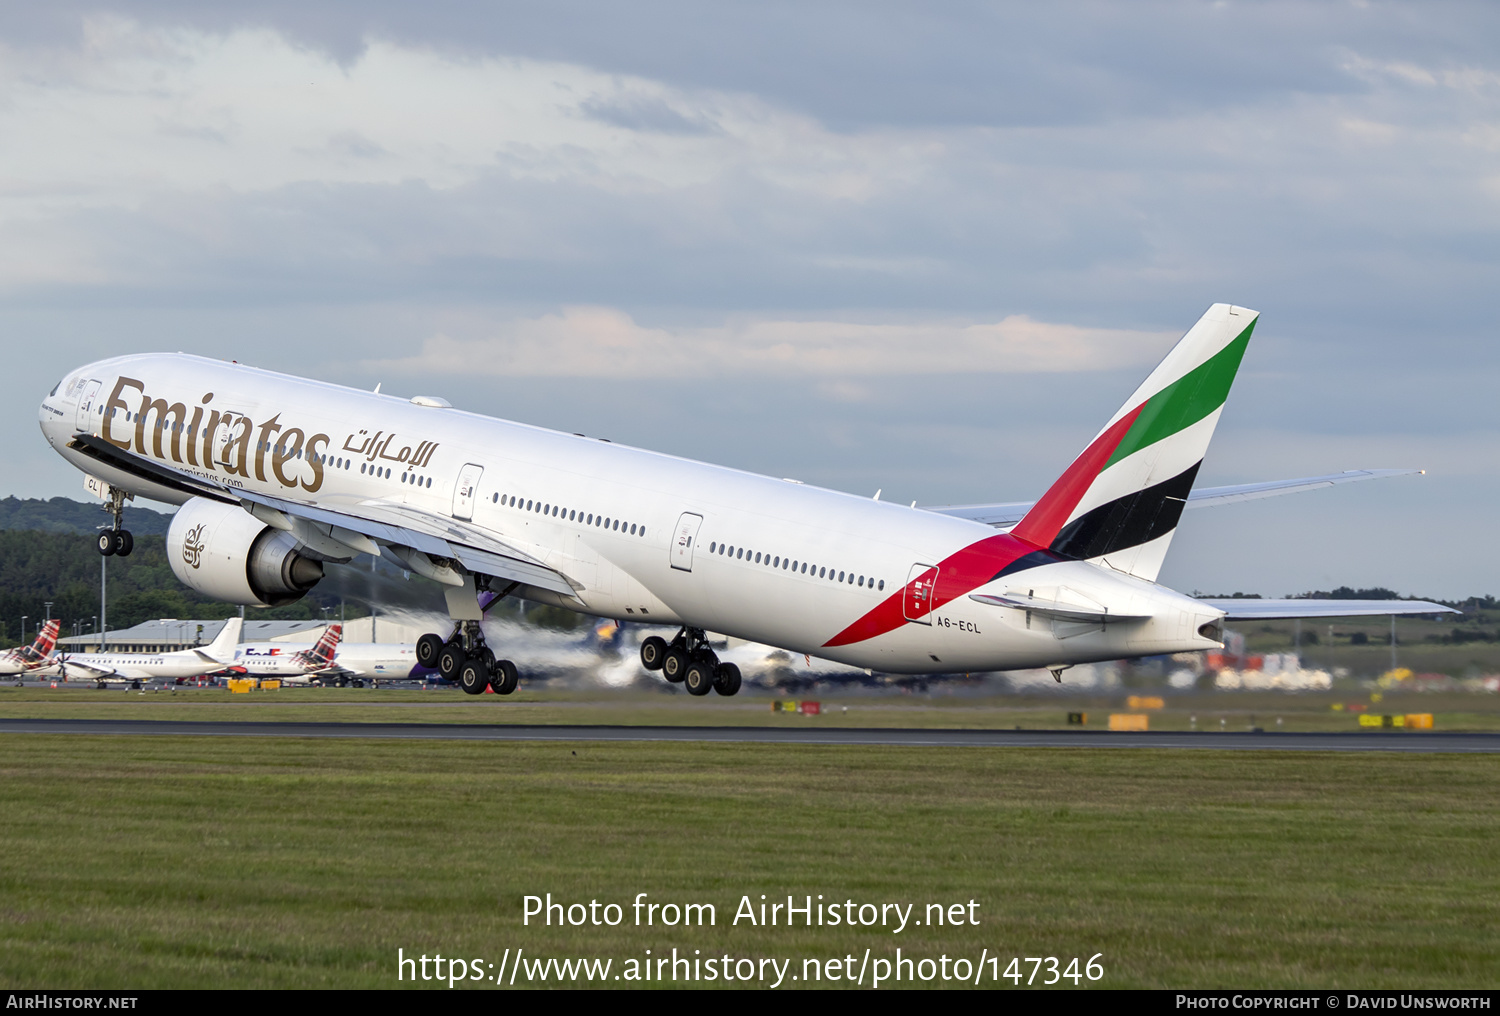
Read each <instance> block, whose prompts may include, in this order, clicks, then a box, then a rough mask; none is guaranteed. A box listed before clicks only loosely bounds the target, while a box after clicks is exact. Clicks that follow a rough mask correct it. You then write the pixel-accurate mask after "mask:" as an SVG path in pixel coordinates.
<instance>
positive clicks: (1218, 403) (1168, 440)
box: [1011, 303, 1259, 581]
mask: <svg viewBox="0 0 1500 1016" xmlns="http://www.w3.org/2000/svg"><path fill="white" fill-rule="evenodd" d="M1258 317H1259V314H1258V312H1256V311H1253V310H1247V309H1245V308H1244V307H1234V306H1231V305H1229V304H1226V303H1216V304H1214V305H1213V306H1212V307H1210V308H1209V309H1208V312H1207V313H1205V314H1204V315H1203V317H1201V318H1199V319H1198V323H1197V324H1195V325H1194V326H1193V327H1192V328H1191V329H1189V330H1188V333H1187V334H1186V335H1184V336H1183V337H1182V338H1181V339H1180V340H1179V341H1178V343H1177V345H1175V346H1173V347H1172V350H1171V352H1169V353H1168V354H1167V356H1166V358H1165V359H1164V360H1162V362H1161V363H1160V364H1159V365H1158V366H1157V368H1156V369H1155V370H1154V371H1152V372H1151V375H1150V376H1149V377H1147V378H1146V380H1145V382H1144V383H1142V384H1141V386H1140V387H1139V388H1138V389H1136V391H1135V394H1133V395H1132V396H1131V397H1130V399H1129V400H1128V401H1126V403H1125V404H1124V405H1123V406H1121V407H1120V410H1119V412H1117V413H1115V415H1114V416H1113V417H1111V418H1110V421H1109V423H1108V424H1106V425H1105V427H1104V429H1103V430H1102V431H1100V432H1099V434H1098V436H1096V437H1095V438H1094V440H1093V441H1091V442H1089V446H1088V447H1087V448H1085V449H1084V450H1083V453H1082V454H1081V455H1079V456H1078V458H1076V459H1075V460H1074V461H1073V464H1072V465H1071V466H1069V467H1068V469H1067V472H1065V473H1063V475H1062V476H1061V477H1060V478H1059V479H1058V480H1057V482H1056V483H1054V484H1053V485H1052V487H1051V488H1050V489H1049V490H1048V491H1047V493H1046V494H1045V495H1043V497H1042V499H1041V500H1040V501H1038V502H1037V503H1036V504H1035V505H1033V506H1032V507H1031V510H1030V511H1028V512H1027V513H1026V516H1025V517H1024V518H1023V519H1021V521H1020V522H1018V523H1017V524H1016V526H1015V528H1014V529H1012V530H1011V534H1012V535H1014V536H1017V537H1019V538H1020V539H1023V540H1025V541H1027V542H1028V543H1031V544H1033V545H1034V546H1036V547H1039V548H1045V549H1047V550H1050V551H1052V552H1053V553H1055V554H1060V555H1062V556H1064V557H1070V558H1075V559H1079V560H1088V561H1096V562H1098V563H1101V564H1106V565H1108V566H1109V567H1111V568H1114V569H1116V570H1117V571H1123V572H1128V573H1129V574H1131V575H1136V576H1139V577H1140V578H1144V579H1147V580H1149V581H1155V580H1156V576H1157V574H1158V573H1159V572H1160V571H1161V566H1162V562H1163V560H1165V558H1166V554H1167V547H1168V545H1169V544H1170V542H1171V540H1172V534H1173V533H1174V532H1175V531H1176V529H1177V522H1178V519H1179V518H1180V517H1181V516H1182V510H1183V507H1184V506H1185V505H1186V503H1187V496H1188V494H1189V492H1190V491H1191V490H1192V489H1193V481H1194V479H1195V478H1196V477H1197V475H1198V468H1199V467H1200V466H1201V465H1202V464H1203V456H1204V454H1205V453H1206V452H1207V451H1208V443H1209V440H1210V439H1211V438H1212V437H1213V433H1214V427H1215V425H1217V424H1218V422H1219V414H1220V413H1221V412H1222V410H1223V408H1224V401H1225V399H1226V398H1227V397H1228V395H1229V388H1230V386H1231V385H1232V384H1233V383H1234V377H1235V374H1236V372H1237V371H1238V370H1239V367H1240V361H1241V359H1243V357H1244V355H1245V347H1246V346H1247V345H1248V344H1249V342H1250V333H1251V332H1252V331H1254V330H1255V322H1256V320H1257V318H1258Z"/></svg>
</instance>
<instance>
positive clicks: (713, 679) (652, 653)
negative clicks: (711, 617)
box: [641, 628, 741, 696]
mask: <svg viewBox="0 0 1500 1016" xmlns="http://www.w3.org/2000/svg"><path fill="white" fill-rule="evenodd" d="M641 666H643V667H645V668H646V669H647V670H659V671H661V676H662V677H664V678H666V679H667V680H668V681H670V682H671V683H672V684H681V685H682V686H683V687H684V688H686V689H687V692H688V694H689V695H695V696H702V695H707V694H708V693H709V692H710V691H716V692H718V693H719V694H720V695H733V694H735V693H736V692H738V691H739V690H740V683H741V679H740V668H739V667H736V666H735V665H734V664H733V663H720V662H719V657H718V656H717V655H715V653H714V651H713V650H712V649H710V648H709V647H708V637H707V633H706V632H705V631H704V630H703V629H702V628H683V629H682V630H681V631H680V632H678V633H677V637H676V638H674V639H672V641H671V642H668V641H667V640H666V639H664V638H660V637H659V636H656V635H652V636H650V637H649V638H647V639H646V640H645V641H643V642H642V643H641Z"/></svg>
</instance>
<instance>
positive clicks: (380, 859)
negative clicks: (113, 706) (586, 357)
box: [0, 717, 1500, 988]
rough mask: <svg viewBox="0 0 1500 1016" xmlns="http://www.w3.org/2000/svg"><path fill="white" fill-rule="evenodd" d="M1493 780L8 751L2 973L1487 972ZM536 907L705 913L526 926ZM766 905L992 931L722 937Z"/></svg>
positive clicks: (1154, 762) (759, 755) (1484, 764)
mask: <svg viewBox="0 0 1500 1016" xmlns="http://www.w3.org/2000/svg"><path fill="white" fill-rule="evenodd" d="M767 718H769V717H767ZM1497 790H1500V758H1496V757H1495V756H1489V755H1470V756H1457V755H1400V756H1397V755H1388V754H1371V755H1353V754H1312V753H1309V754H1298V753H1269V752H1234V753H1231V752H1223V753H1220V752H1213V751H1193V752H1160V751H1151V750H1138V751H1131V752H1112V751H1088V750H1078V749H981V748H966V749H961V750H942V749H931V748H900V749H890V748H865V747H858V748H845V747H840V748H833V747H816V746H767V745H713V744H694V745H673V744H608V745H599V744H582V743H575V744H566V743H562V744H553V743H549V744H495V743H484V744H476V743H468V742H418V743H408V742H399V743H398V742H390V741H365V742H361V741H311V740H297V739H273V738H265V739H262V738H255V739H227V738H226V739H217V738H172V737H54V736H46V735H11V736H8V737H5V738H0V801H3V805H0V814H3V815H4V819H5V820H4V822H3V823H0V980H3V982H4V983H5V984H6V985H7V986H15V987H21V986H24V987H59V988H60V987H126V986H129V987H176V986H198V987H221V986H266V987H273V986H330V987H332V986H348V987H392V986H396V985H397V982H396V955H397V949H398V948H400V949H404V950H405V951H406V954H407V955H412V954H422V953H427V954H429V955H431V954H433V953H435V952H437V953H442V954H443V955H444V956H461V957H477V958H483V959H484V960H485V961H487V962H489V961H493V962H497V963H498V962H499V961H500V959H501V957H502V954H503V953H504V951H505V950H506V949H507V948H509V949H512V950H514V949H515V948H517V947H521V948H524V949H525V950H527V954H528V955H529V956H537V957H541V956H548V955H555V956H575V955H577V956H590V957H599V958H601V959H602V958H611V959H613V961H614V964H615V965H614V967H613V968H612V969H613V970H614V971H615V972H619V971H620V970H621V969H622V967H621V963H622V962H623V961H624V960H625V959H626V958H629V957H635V958H640V957H643V956H644V954H645V953H644V951H645V950H646V949H651V950H652V954H653V956H658V957H659V956H661V955H662V952H663V951H664V950H665V951H667V952H670V950H671V949H672V948H673V947H676V948H677V949H679V950H681V951H684V952H686V953H689V954H690V953H692V951H693V950H695V949H697V950H701V955H702V956H704V957H707V956H710V955H715V956H717V955H722V954H726V953H727V954H729V955H730V956H731V957H734V958H744V957H749V958H764V957H778V958H792V959H794V960H795V961H796V962H795V963H794V964H793V966H792V968H791V973H798V974H800V973H801V972H802V970H803V968H802V966H801V961H802V960H803V959H805V958H810V957H818V958H831V957H835V956H839V957H842V956H845V955H853V956H855V957H856V958H859V957H862V956H863V954H864V951H865V950H866V949H867V948H868V949H870V950H871V951H872V955H873V956H874V957H876V958H881V957H885V958H890V957H892V956H894V953H895V949H896V948H897V947H898V946H899V947H900V948H901V949H902V950H903V954H904V955H906V956H908V957H910V956H916V957H918V958H922V957H930V958H932V959H937V958H938V957H939V956H941V955H944V954H946V955H947V956H949V957H968V958H969V959H970V960H971V961H972V960H973V959H977V958H979V956H980V953H981V950H986V949H987V950H988V953H989V955H991V956H993V955H995V954H996V953H998V954H1000V955H1001V956H1003V957H1006V959H1007V960H1008V958H1009V957H1010V956H1013V955H1015V956H1056V957H1060V958H1062V959H1063V961H1064V963H1066V960H1067V959H1068V958H1071V957H1073V956H1079V957H1081V958H1082V959H1084V960H1086V959H1087V958H1088V957H1090V956H1092V955H1094V954H1096V953H1103V956H1102V958H1101V959H1100V963H1101V964H1102V966H1103V968H1104V971H1105V976H1104V978H1103V979H1102V980H1101V981H1100V982H1098V983H1099V985H1100V986H1106V987H1124V986H1167V987H1182V986H1233V987H1252V986H1320V987H1350V988H1353V987H1392V988H1394V987H1413V988H1414V987H1494V986H1495V985H1496V984H1497V983H1500V902H1497V901H1500V892H1497V890H1500V869H1497V867H1496V866H1495V864H1494V846H1493V845H1494V843H1495V842H1496V839H1497V833H1500V803H1497V802H1500V794H1497ZM546 892H551V893H552V894H553V896H554V898H555V899H560V900H564V901H569V902H572V901H582V902H587V901H589V900H591V899H598V900H599V901H600V902H601V903H606V902H614V903H619V904H622V905H628V904H629V902H630V901H631V900H632V899H633V898H634V896H635V894H636V893H640V892H645V893H649V894H650V897H649V898H650V899H651V900H654V901H657V902H662V903H665V902H678V903H686V902H703V903H713V904H715V905H716V906H717V908H718V920H717V923H716V925H715V926H713V927H704V928H696V927H695V928H692V929H690V930H689V929H683V928H675V929H673V928H662V927H654V928H637V927H633V926H630V925H629V918H628V914H629V913H630V911H629V909H628V906H627V909H626V911H625V913H626V914H627V919H626V924H623V925H621V926H620V927H617V928H608V927H600V928H595V927H583V928H572V927H569V928H558V927H555V926H554V927H552V928H546V927H538V926H535V925H533V926H531V927H522V924H521V908H522V897H523V896H525V895H527V894H544V893H546ZM762 893H765V894H767V896H769V897H771V898H772V899H775V898H777V897H782V898H784V897H785V896H786V895H787V894H788V893H790V894H794V895H797V896H798V897H801V896H803V895H806V894H812V895H814V896H815V897H816V895H817V894H820V893H821V894H823V895H824V896H825V897H826V898H827V900H828V901H835V900H836V901H839V902H843V901H844V900H846V899H852V900H854V901H855V902H856V903H857V904H858V903H866V902H868V903H902V904H906V903H916V904H917V907H916V910H915V912H914V913H915V914H917V915H920V914H922V913H924V909H923V908H924V906H925V905H926V904H928V903H944V904H951V903H967V902H968V901H969V900H971V899H972V900H975V901H977V902H978V903H979V908H978V910H977V914H978V917H979V920H980V924H979V925H978V926H977V927H975V926H964V927H946V926H945V927H928V926H922V927H908V928H907V930H906V931H904V932H903V933H901V934H900V935H894V934H892V933H891V932H890V930H889V929H886V930H881V929H878V928H855V929H849V928H845V927H838V928H831V927H823V928H817V927H814V928H811V929H808V928H803V927H797V928H795V929H787V928H785V927H776V928H759V927H749V926H747V925H746V924H745V922H743V921H742V922H741V923H740V925H739V926H737V927H736V926H731V924H730V921H731V920H732V917H733V914H734V911H735V908H736V904H737V903H738V901H739V899H740V897H741V895H742V894H749V895H750V896H751V898H752V900H754V901H755V902H757V903H758V902H759V900H758V897H759V896H760V894H762ZM1002 966H1003V964H1002ZM1023 969H1028V970H1029V967H1026V968H1023ZM522 981H524V978H523V979H522ZM428 983H429V984H430V983H431V982H428ZM520 983H522V982H521V981H518V986H519V984H520ZM611 983H612V984H613V983H615V982H611ZM618 983H620V984H624V983H626V982H618ZM719 983H722V982H719ZM797 983H799V984H800V983H801V982H797ZM866 983H868V980H867V982H866ZM935 983H938V984H941V983H942V982H941V981H938V982H935ZM1064 983H1069V982H1064ZM1086 983H1088V982H1085V984H1086ZM1002 984H1004V985H1009V984H1010V982H1009V981H1002Z"/></svg>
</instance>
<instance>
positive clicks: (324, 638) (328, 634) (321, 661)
mask: <svg viewBox="0 0 1500 1016" xmlns="http://www.w3.org/2000/svg"><path fill="white" fill-rule="evenodd" d="M343 634H344V626H343V625H341V624H330V625H329V626H328V627H327V628H325V629H323V634H322V635H321V636H320V637H319V638H318V644H317V645H315V646H313V647H312V648H311V649H309V650H308V651H307V658H308V659H309V660H310V661H312V662H313V663H316V664H318V665H319V666H327V665H328V664H329V663H332V662H333V654H334V650H336V649H337V648H338V644H339V639H340V638H341V637H342V636H343Z"/></svg>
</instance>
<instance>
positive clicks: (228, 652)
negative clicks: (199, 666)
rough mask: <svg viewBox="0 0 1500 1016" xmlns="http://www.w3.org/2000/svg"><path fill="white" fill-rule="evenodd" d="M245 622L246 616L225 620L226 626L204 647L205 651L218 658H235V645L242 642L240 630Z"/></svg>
mask: <svg viewBox="0 0 1500 1016" xmlns="http://www.w3.org/2000/svg"><path fill="white" fill-rule="evenodd" d="M244 624H245V619H244V618H242V617H231V618H230V619H229V620H227V621H225V622H224V627H222V628H220V629H219V634H217V635H215V636H214V640H213V641H212V642H210V643H209V644H208V645H206V646H204V647H203V651H204V652H206V653H207V654H208V655H209V656H212V657H213V658H214V659H216V660H232V659H234V647H235V646H237V645H239V644H240V631H241V629H242V628H243V627H244Z"/></svg>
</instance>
